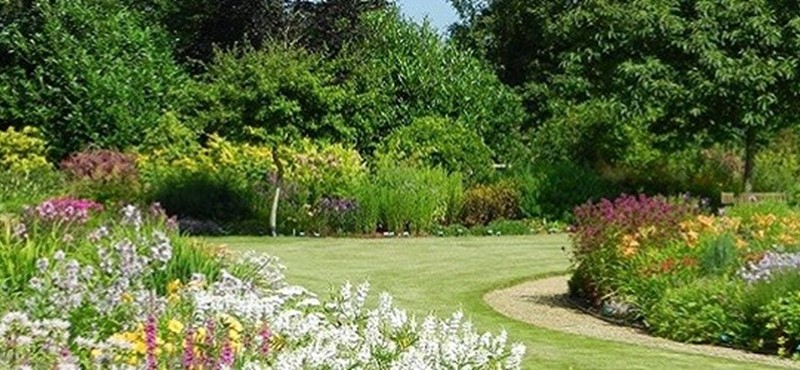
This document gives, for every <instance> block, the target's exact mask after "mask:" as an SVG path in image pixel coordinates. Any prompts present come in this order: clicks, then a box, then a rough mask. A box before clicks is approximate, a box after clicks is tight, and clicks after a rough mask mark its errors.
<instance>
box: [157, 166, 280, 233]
mask: <svg viewBox="0 0 800 370" xmlns="http://www.w3.org/2000/svg"><path fill="white" fill-rule="evenodd" d="M247 185H248V184H247V183H245V182H243V181H242V179H241V177H235V175H234V174H213V173H205V172H195V173H193V172H176V173H174V174H169V175H166V176H165V177H164V178H162V179H160V181H159V182H158V183H156V184H152V185H151V186H153V188H152V190H151V191H150V193H149V194H148V201H153V202H158V203H160V204H161V205H162V206H163V207H164V209H165V210H166V211H167V212H168V213H169V214H171V215H176V216H178V217H180V218H190V219H196V220H214V221H218V222H223V223H224V222H235V221H241V220H249V219H254V218H260V219H264V220H266V216H264V215H265V213H263V212H260V211H263V209H264V208H265V207H266V199H263V198H260V197H259V196H258V193H256V192H255V191H254V190H253V189H251V188H250V187H248V186H247ZM258 216H261V217H258Z"/></svg>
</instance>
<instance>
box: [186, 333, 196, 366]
mask: <svg viewBox="0 0 800 370" xmlns="http://www.w3.org/2000/svg"><path fill="white" fill-rule="evenodd" d="M193 337H194V331H193V330H192V328H191V327H190V328H188V329H186V339H185V340H184V341H183V368H184V369H191V368H193V366H194V338H193Z"/></svg>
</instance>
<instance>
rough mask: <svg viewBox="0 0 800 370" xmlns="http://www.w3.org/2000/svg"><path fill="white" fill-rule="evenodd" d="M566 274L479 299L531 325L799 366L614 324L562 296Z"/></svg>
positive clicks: (663, 346)
mask: <svg viewBox="0 0 800 370" xmlns="http://www.w3.org/2000/svg"><path fill="white" fill-rule="evenodd" d="M567 278H568V277H566V276H558V277H552V278H547V279H542V280H535V281H529V282H526V283H522V284H519V285H515V286H512V287H510V288H505V289H500V290H496V291H493V292H490V293H488V294H486V295H485V296H484V297H483V299H484V300H485V301H486V303H488V304H489V305H490V306H491V307H492V308H494V309H495V310H496V311H498V312H500V313H502V314H503V315H506V316H508V317H511V318H513V319H516V320H519V321H522V322H526V323H529V324H533V325H535V326H539V327H543V328H547V329H552V330H557V331H562V332H565V333H570V334H577V335H583V336H587V337H594V338H600V339H606V340H611V341H617V342H624V343H630V344H636V345H641V346H645V347H652V348H658V349H664V350H669V351H676V352H685V353H692V354H699V355H706V356H714V357H724V358H729V359H735V360H741V361H751V362H757V363H762V364H769V365H774V366H782V367H787V368H795V369H800V362H794V361H790V360H786V359H781V358H778V357H775V356H766V355H759V354H754V353H749V352H744V351H739V350H735V349H730V348H724V347H717V346H708V345H695V344H685V343H678V342H673V341H670V340H667V339H663V338H657V337H653V336H650V335H648V334H646V333H644V332H642V331H640V330H636V329H633V328H629V327H624V326H618V325H614V324H611V323H608V322H606V321H603V320H601V319H598V318H596V317H594V316H592V315H589V314H586V313H584V312H582V311H581V310H579V309H577V308H575V307H574V306H573V305H572V304H571V303H570V302H568V301H567V299H566V293H567Z"/></svg>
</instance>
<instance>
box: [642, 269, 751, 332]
mask: <svg viewBox="0 0 800 370" xmlns="http://www.w3.org/2000/svg"><path fill="white" fill-rule="evenodd" d="M741 302H742V291H741V287H740V286H739V285H737V284H736V283H734V282H730V281H727V280H725V279H716V280H699V281H696V282H694V283H692V284H689V285H686V286H683V287H677V288H672V289H669V290H667V292H666V293H665V294H664V297H663V298H662V299H661V301H660V302H659V303H658V304H656V306H655V307H654V308H653V310H652V312H651V313H650V315H649V316H648V317H647V323H648V324H649V325H650V329H651V330H652V332H653V333H655V334H656V335H659V336H663V337H666V338H669V339H672V340H677V341H681V342H689V343H722V344H731V342H732V341H737V340H740V338H739V335H740V333H742V331H743V330H744V323H743V318H742V313H741V312H740V311H739V307H740V306H741Z"/></svg>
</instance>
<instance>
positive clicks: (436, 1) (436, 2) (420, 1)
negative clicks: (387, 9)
mask: <svg viewBox="0 0 800 370" xmlns="http://www.w3.org/2000/svg"><path fill="white" fill-rule="evenodd" d="M397 4H398V5H400V8H401V9H403V13H404V14H406V15H407V16H409V17H411V18H413V19H414V20H415V21H418V22H421V21H422V20H423V19H424V18H425V16H427V17H428V19H429V20H430V21H431V23H432V24H433V25H434V26H436V27H437V28H439V29H440V30H441V31H445V30H446V29H447V26H449V25H451V24H453V23H454V22H455V21H457V20H458V15H456V11H455V10H454V9H453V7H452V6H450V3H449V2H447V0H397Z"/></svg>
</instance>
